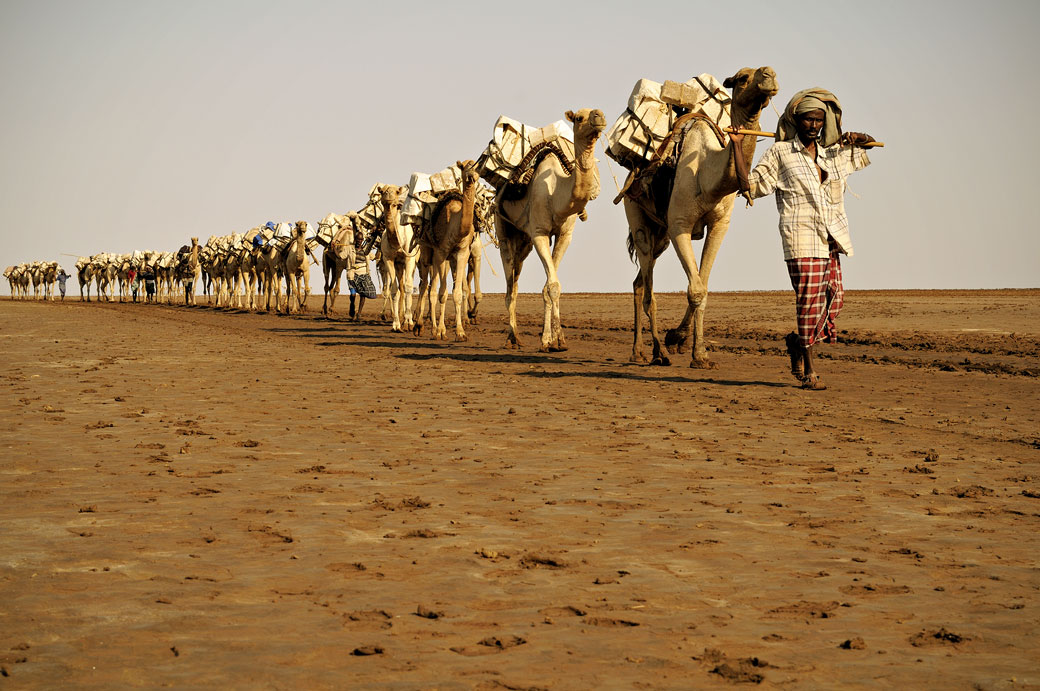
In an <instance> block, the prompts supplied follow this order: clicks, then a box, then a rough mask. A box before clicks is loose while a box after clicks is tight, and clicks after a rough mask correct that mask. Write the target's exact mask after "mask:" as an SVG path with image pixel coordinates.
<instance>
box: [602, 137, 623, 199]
mask: <svg viewBox="0 0 1040 691" xmlns="http://www.w3.org/2000/svg"><path fill="white" fill-rule="evenodd" d="M598 143H599V144H602V145H603V155H604V156H605V157H606V161H607V170H608V171H610V177H612V178H614V187H616V188H617V191H618V194H621V185H619V184H618V181H617V176H616V175H614V167H613V166H612V165H610V155H609V154H608V153H607V145H606V144H604V143H603V140H600V141H599V142H598Z"/></svg>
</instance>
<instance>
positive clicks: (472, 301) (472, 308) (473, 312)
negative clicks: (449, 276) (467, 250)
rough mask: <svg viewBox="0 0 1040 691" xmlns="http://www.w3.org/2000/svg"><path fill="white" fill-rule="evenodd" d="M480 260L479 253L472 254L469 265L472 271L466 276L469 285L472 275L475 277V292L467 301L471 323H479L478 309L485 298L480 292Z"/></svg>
mask: <svg viewBox="0 0 1040 691" xmlns="http://www.w3.org/2000/svg"><path fill="white" fill-rule="evenodd" d="M480 260H481V257H480V255H479V254H477V255H473V254H470V261H469V267H470V269H471V272H470V273H469V274H468V275H467V276H466V283H465V285H467V286H468V285H469V279H470V277H472V278H473V292H472V293H471V294H470V296H469V298H468V300H467V303H468V304H469V310H468V316H469V323H470V324H476V323H477V309H478V308H479V307H480V301H481V300H483V299H484V295H483V294H482V293H481V292H480Z"/></svg>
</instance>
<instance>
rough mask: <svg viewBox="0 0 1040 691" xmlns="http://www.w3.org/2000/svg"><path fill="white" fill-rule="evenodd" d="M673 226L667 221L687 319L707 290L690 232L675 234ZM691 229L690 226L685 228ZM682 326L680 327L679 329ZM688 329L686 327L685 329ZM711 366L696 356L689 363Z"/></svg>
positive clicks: (704, 297)
mask: <svg viewBox="0 0 1040 691" xmlns="http://www.w3.org/2000/svg"><path fill="white" fill-rule="evenodd" d="M674 227H675V225H674V224H673V223H672V222H671V220H670V219H669V231H668V234H669V236H670V237H671V241H672V244H673V245H674V246H675V253H676V254H677V255H678V256H679V263H680V264H682V267H683V271H685V272H686V280H687V287H686V300H687V310H686V311H687V317H688V316H689V315H690V314H693V313H695V312H696V311H697V308H698V307H699V306H700V305H701V304H702V303H703V302H704V301H705V299H706V298H707V296H708V289H707V287H705V285H704V283H703V282H702V281H701V277H700V273H699V272H698V270H697V257H696V255H695V253H694V249H693V242H692V239H691V237H690V231H689V230H684V231H679V232H677V233H673V232H672V228H674ZM687 227H692V226H687ZM683 322H684V324H685V323H687V322H688V319H686V318H684V319H683ZM681 328H682V326H680V329H681ZM687 328H688V327H687ZM681 333H683V334H686V336H687V338H688V335H689V332H688V331H682V332H681ZM712 366H713V365H712V363H711V362H710V361H709V360H706V359H703V360H698V359H697V357H696V354H694V356H693V358H692V359H691V361H690V367H695V368H702V369H709V368H711V367H712Z"/></svg>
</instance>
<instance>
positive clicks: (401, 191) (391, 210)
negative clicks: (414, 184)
mask: <svg viewBox="0 0 1040 691" xmlns="http://www.w3.org/2000/svg"><path fill="white" fill-rule="evenodd" d="M407 191H408V190H407V188H405V187H398V186H397V185H383V186H382V187H380V188H379V199H380V201H381V202H382V203H383V218H389V216H388V215H387V214H392V215H393V216H394V217H395V218H396V217H397V215H398V214H399V213H400V211H401V204H402V203H403V202H404V195H405V193H406V192H407Z"/></svg>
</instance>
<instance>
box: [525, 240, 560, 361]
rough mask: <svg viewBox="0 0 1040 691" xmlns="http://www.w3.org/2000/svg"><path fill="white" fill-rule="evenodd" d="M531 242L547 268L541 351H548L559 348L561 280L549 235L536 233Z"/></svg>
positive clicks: (543, 298)
mask: <svg viewBox="0 0 1040 691" xmlns="http://www.w3.org/2000/svg"><path fill="white" fill-rule="evenodd" d="M531 243H532V244H533V245H534V251H535V252H537V253H538V258H539V259H541V260H542V268H543V269H544V270H545V285H544V286H543V287H542V303H543V305H544V313H543V314H544V318H543V320H542V345H541V351H542V352H543V353H548V352H550V351H553V350H557V347H556V346H557V341H556V338H554V336H555V334H556V333H557V332H558V331H559V302H560V281H559V278H558V277H557V275H556V262H554V261H553V256H552V250H551V249H550V247H549V236H548V235H535V236H534V237H533V238H531ZM554 322H555V323H554Z"/></svg>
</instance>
